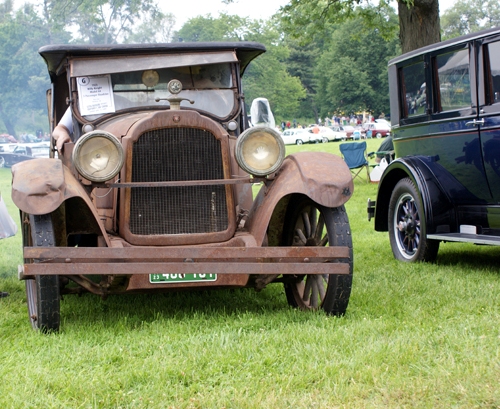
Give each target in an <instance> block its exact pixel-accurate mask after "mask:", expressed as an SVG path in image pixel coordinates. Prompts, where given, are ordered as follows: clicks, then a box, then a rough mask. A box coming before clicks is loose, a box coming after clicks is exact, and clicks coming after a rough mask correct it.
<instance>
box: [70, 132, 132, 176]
mask: <svg viewBox="0 0 500 409" xmlns="http://www.w3.org/2000/svg"><path fill="white" fill-rule="evenodd" d="M124 160H125V154H124V152H123V148H122V146H121V144H120V142H119V141H118V140H117V139H116V138H115V137H114V136H113V135H112V134H110V133H108V132H104V131H92V132H89V133H87V134H85V135H83V136H82V137H80V139H78V141H77V142H76V144H75V147H74V149H73V163H74V165H75V167H76V169H77V170H78V173H80V174H81V175H82V176H83V177H84V178H85V179H88V180H90V181H92V182H106V181H107V180H110V179H112V178H114V177H115V176H116V175H117V174H118V172H120V169H121V168H122V166H123V162H124Z"/></svg>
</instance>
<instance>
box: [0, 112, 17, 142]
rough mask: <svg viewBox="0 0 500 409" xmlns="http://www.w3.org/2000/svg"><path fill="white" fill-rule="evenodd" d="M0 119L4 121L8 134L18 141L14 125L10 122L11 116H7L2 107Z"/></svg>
mask: <svg viewBox="0 0 500 409" xmlns="http://www.w3.org/2000/svg"><path fill="white" fill-rule="evenodd" d="M0 118H1V119H2V121H3V124H4V125H5V128H6V129H7V133H8V134H9V135H12V136H13V137H14V138H16V139H17V135H16V131H15V130H14V124H13V123H12V121H11V120H10V117H9V115H6V114H5V112H4V110H3V107H2V105H0Z"/></svg>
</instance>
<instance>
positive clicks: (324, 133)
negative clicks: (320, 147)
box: [318, 126, 345, 143]
mask: <svg viewBox="0 0 500 409" xmlns="http://www.w3.org/2000/svg"><path fill="white" fill-rule="evenodd" d="M318 135H319V136H320V138H321V142H323V143H326V142H331V141H340V140H341V139H342V136H344V135H345V132H335V131H334V130H333V129H331V128H330V127H328V126H320V127H319V133H318Z"/></svg>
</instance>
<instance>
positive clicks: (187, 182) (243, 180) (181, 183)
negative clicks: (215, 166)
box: [106, 178, 263, 188]
mask: <svg viewBox="0 0 500 409" xmlns="http://www.w3.org/2000/svg"><path fill="white" fill-rule="evenodd" d="M262 180H263V179H258V178H241V179H213V180H180V181H168V182H147V183H146V182H128V183H123V182H120V183H106V187H116V188H125V187H175V186H210V185H241V184H245V183H258V182H260V181H262Z"/></svg>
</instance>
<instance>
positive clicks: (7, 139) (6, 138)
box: [0, 133, 17, 144]
mask: <svg viewBox="0 0 500 409" xmlns="http://www.w3.org/2000/svg"><path fill="white" fill-rule="evenodd" d="M3 143H17V139H16V138H14V137H13V136H12V135H9V134H6V133H3V134H0V144H3Z"/></svg>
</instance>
